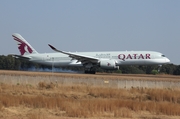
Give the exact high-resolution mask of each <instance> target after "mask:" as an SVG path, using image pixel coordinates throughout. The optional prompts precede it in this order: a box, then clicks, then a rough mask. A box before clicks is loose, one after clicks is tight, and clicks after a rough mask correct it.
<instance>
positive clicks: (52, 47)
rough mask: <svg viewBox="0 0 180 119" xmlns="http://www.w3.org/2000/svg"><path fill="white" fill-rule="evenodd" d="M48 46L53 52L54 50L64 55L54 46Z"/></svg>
mask: <svg viewBox="0 0 180 119" xmlns="http://www.w3.org/2000/svg"><path fill="white" fill-rule="evenodd" d="M48 45H49V47H50V48H51V49H52V50H54V51H56V52H61V53H64V52H63V51H61V50H58V49H56V48H55V47H54V46H52V45H50V44H48Z"/></svg>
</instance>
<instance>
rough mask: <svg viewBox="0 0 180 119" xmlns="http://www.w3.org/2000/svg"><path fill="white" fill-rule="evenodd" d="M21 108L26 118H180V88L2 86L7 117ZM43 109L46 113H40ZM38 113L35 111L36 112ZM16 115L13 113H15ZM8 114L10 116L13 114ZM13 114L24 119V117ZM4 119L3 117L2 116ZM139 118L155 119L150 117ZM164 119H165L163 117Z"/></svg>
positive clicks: (0, 105) (0, 102) (0, 97)
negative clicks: (145, 114)
mask: <svg viewBox="0 0 180 119" xmlns="http://www.w3.org/2000/svg"><path fill="white" fill-rule="evenodd" d="M19 106H21V107H22V108H21V111H23V110H24V108H28V109H29V111H27V112H24V118H25V117H26V118H27V119H32V118H33V119H44V118H50V119H51V118H59V117H61V118H62V117H63V118H68V117H73V118H96V117H98V118H99V117H103V118H134V117H135V114H138V113H143V112H148V113H149V114H151V115H152V116H151V117H152V119H156V117H154V115H156V116H158V115H167V116H168V118H170V116H177V117H180V90H179V89H173V90H172V89H143V88H131V89H128V90H127V89H115V88H102V87H92V86H89V85H84V84H82V85H80V84H74V85H64V84H58V85H57V84H56V83H55V82H54V83H53V82H49V83H48V82H45V81H40V82H39V83H38V85H36V86H32V85H27V84H21V83H18V84H16V85H11V84H5V83H1V84H0V111H1V113H2V115H3V117H4V115H6V113H7V109H8V108H11V107H14V108H18V107H19ZM37 109H42V110H43V111H38V110H37ZM34 110H35V111H34ZM12 112H13V111H12ZM12 112H8V113H7V115H6V117H8V114H12ZM13 115H16V116H19V117H23V114H15V113H13ZM0 117H1V114H0ZM136 117H137V118H144V119H145V118H146V119H151V117H146V116H143V117H142V116H136ZM159 119H161V118H159Z"/></svg>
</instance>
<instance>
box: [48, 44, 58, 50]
mask: <svg viewBox="0 0 180 119" xmlns="http://www.w3.org/2000/svg"><path fill="white" fill-rule="evenodd" d="M48 45H49V47H50V48H51V49H53V50H57V49H56V48H55V47H54V46H52V45H50V44H48Z"/></svg>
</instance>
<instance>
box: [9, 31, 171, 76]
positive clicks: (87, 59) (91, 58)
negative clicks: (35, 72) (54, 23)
mask: <svg viewBox="0 0 180 119" xmlns="http://www.w3.org/2000/svg"><path fill="white" fill-rule="evenodd" d="M12 37H13V39H14V40H15V41H16V42H17V45H18V49H19V52H20V55H16V54H14V55H13V56H15V57H16V58H21V59H24V60H28V61H31V62H35V63H40V64H44V65H49V66H52V65H53V66H58V67H61V66H81V67H84V73H86V74H95V73H96V69H97V68H99V67H100V68H102V69H109V70H113V69H119V67H120V66H122V65H163V64H169V63H170V60H169V59H168V58H167V57H165V55H164V54H162V53H160V52H155V51H102V52H100V51H99V52H66V51H62V50H58V49H57V48H55V47H54V46H52V45H50V44H48V45H49V47H50V48H51V49H52V50H54V51H56V52H55V53H38V52H37V51H36V50H35V49H34V48H33V47H32V46H31V45H30V44H29V43H28V42H27V41H26V40H25V39H24V38H23V37H22V36H21V35H20V34H18V33H14V34H12Z"/></svg>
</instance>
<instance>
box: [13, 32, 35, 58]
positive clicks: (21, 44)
mask: <svg viewBox="0 0 180 119" xmlns="http://www.w3.org/2000/svg"><path fill="white" fill-rule="evenodd" d="M12 37H13V39H14V40H15V41H16V43H17V45H18V49H19V52H20V53H21V55H28V54H37V53H38V52H37V51H36V50H35V49H34V48H33V47H32V46H31V45H30V44H29V43H28V42H27V41H26V40H25V39H24V38H23V37H22V36H21V35H20V34H18V33H14V34H12Z"/></svg>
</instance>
